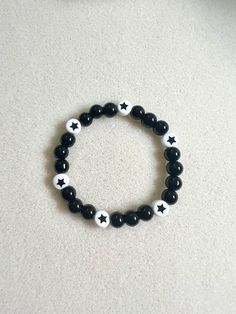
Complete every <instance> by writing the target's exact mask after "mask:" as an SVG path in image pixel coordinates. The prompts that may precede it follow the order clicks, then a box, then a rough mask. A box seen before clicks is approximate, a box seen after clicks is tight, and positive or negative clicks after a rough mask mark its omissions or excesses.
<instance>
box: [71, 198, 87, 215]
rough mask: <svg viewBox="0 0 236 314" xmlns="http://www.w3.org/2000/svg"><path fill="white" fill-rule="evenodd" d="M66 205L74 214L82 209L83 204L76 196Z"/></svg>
mask: <svg viewBox="0 0 236 314" xmlns="http://www.w3.org/2000/svg"><path fill="white" fill-rule="evenodd" d="M68 207H69V210H70V211H71V212H72V213H73V214H76V213H79V212H80V211H81V210H82V207H83V204H82V202H81V200H80V199H78V198H76V199H75V200H73V201H71V202H69V204H68Z"/></svg>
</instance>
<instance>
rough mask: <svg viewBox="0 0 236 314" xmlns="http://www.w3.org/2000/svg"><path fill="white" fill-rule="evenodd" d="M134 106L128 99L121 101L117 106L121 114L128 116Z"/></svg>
mask: <svg viewBox="0 0 236 314" xmlns="http://www.w3.org/2000/svg"><path fill="white" fill-rule="evenodd" d="M132 107H133V106H132V105H131V103H130V102H129V101H128V100H123V101H121V102H120V103H119V105H118V106H117V108H118V113H119V115H121V116H127V115H128V114H130V112H131V110H132Z"/></svg>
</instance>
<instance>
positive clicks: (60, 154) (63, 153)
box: [54, 145, 69, 159]
mask: <svg viewBox="0 0 236 314" xmlns="http://www.w3.org/2000/svg"><path fill="white" fill-rule="evenodd" d="M54 155H55V156H56V157H57V158H58V159H65V158H66V157H67V156H68V155H69V149H68V148H67V147H65V146H62V145H58V146H57V147H56V148H55V150H54Z"/></svg>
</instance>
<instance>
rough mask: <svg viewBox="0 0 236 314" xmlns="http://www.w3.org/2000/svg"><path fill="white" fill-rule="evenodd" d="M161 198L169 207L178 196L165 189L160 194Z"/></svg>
mask: <svg viewBox="0 0 236 314" xmlns="http://www.w3.org/2000/svg"><path fill="white" fill-rule="evenodd" d="M161 198H162V199H163V201H165V202H166V203H167V204H169V205H173V204H175V203H176V202H177V200H178V194H177V193H176V192H175V191H173V190H170V189H166V190H164V191H163V192H162V194H161Z"/></svg>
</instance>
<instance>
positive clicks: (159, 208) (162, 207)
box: [157, 204, 166, 214]
mask: <svg viewBox="0 0 236 314" xmlns="http://www.w3.org/2000/svg"><path fill="white" fill-rule="evenodd" d="M157 207H158V212H161V213H162V214H163V212H164V210H166V208H165V207H164V206H163V204H161V205H159V206H157Z"/></svg>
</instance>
